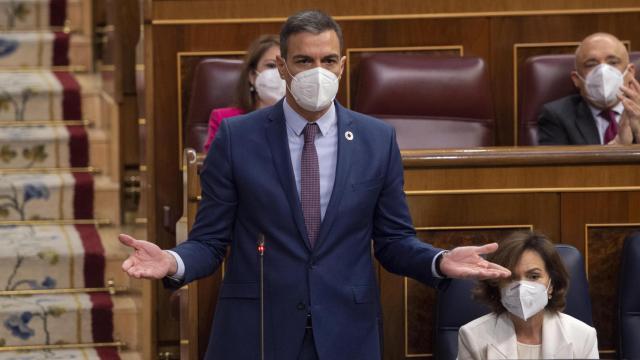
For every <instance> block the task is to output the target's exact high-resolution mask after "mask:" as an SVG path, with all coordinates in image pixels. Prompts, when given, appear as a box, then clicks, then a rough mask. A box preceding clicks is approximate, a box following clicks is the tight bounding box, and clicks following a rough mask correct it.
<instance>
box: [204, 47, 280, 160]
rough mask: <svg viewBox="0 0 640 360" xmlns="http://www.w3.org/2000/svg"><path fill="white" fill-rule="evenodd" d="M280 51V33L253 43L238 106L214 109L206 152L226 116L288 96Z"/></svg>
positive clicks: (245, 111) (251, 109) (247, 110)
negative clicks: (278, 60) (279, 66)
mask: <svg viewBox="0 0 640 360" xmlns="http://www.w3.org/2000/svg"><path fill="white" fill-rule="evenodd" d="M279 55H280V40H279V39H278V36H277V35H262V36H260V37H259V38H258V39H256V40H255V41H254V42H253V43H252V44H251V45H250V46H249V49H248V50H247V55H246V56H245V58H244V67H243V68H242V72H241V73H240V79H239V81H238V86H237V87H236V101H235V104H234V106H233V107H226V108H219V109H213V111H212V112H211V116H210V117H209V133H208V136H207V142H206V143H205V145H204V151H205V152H207V151H209V147H210V146H211V141H213V138H214V137H215V135H216V132H217V131H218V127H220V122H222V120H223V119H226V118H229V117H233V116H238V115H242V114H245V113H248V112H251V111H253V110H256V109H260V108H263V107H266V106H271V105H273V104H275V103H276V102H277V101H278V100H280V99H282V97H284V94H285V91H286V85H285V82H284V80H282V79H281V78H280V74H279V73H278V70H277V68H276V56H279Z"/></svg>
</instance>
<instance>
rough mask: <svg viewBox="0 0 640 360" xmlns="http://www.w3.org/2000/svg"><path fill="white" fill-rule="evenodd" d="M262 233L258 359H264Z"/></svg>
mask: <svg viewBox="0 0 640 360" xmlns="http://www.w3.org/2000/svg"><path fill="white" fill-rule="evenodd" d="M264 249H265V245H264V234H259V235H258V256H259V259H258V260H259V266H260V360H264Z"/></svg>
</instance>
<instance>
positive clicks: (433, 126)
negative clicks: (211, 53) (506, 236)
mask: <svg viewBox="0 0 640 360" xmlns="http://www.w3.org/2000/svg"><path fill="white" fill-rule="evenodd" d="M630 56H631V61H632V62H633V63H635V64H636V67H638V66H640V52H632V53H631V55H630ZM574 64H575V56H574V55H573V54H562V55H541V56H534V57H530V58H528V59H527V60H526V61H525V63H524V65H523V66H522V68H521V69H520V71H519V76H520V77H521V80H520V81H518V87H517V104H518V109H517V114H518V115H517V118H518V120H517V122H518V124H517V129H518V130H517V132H518V134H517V136H518V144H519V145H537V143H538V139H537V119H538V115H539V112H540V110H541V108H542V106H543V105H544V104H545V103H547V102H550V101H553V100H556V99H559V98H562V97H564V96H568V95H571V94H573V93H577V89H576V88H575V87H574V85H573V83H572V82H571V78H570V73H571V71H572V70H573V69H574V66H575V65H574ZM241 68H242V60H229V59H220V58H210V59H205V60H203V61H202V62H200V63H199V64H198V66H197V67H196V70H195V75H194V78H193V83H192V90H191V98H190V103H189V108H188V117H187V122H186V144H187V146H189V147H193V148H195V149H196V150H198V151H202V149H203V144H204V142H205V140H206V136H207V127H208V120H209V115H210V113H211V110H212V109H215V108H222V107H227V106H230V104H232V102H233V92H232V91H229V89H233V88H234V87H235V84H236V83H237V81H238V78H239V76H240V71H241ZM636 74H637V76H639V77H640V71H639V72H636ZM356 78H357V79H356V81H355V87H354V88H353V91H352V94H351V95H353V96H352V101H351V105H352V109H353V110H356V111H358V112H362V113H365V114H369V115H372V116H375V117H378V118H381V119H383V120H385V121H387V122H389V123H390V124H392V125H393V126H394V127H395V128H396V133H397V137H398V143H399V146H400V148H401V149H405V150H408V149H426V148H447V147H448V148H452V147H453V148H465V147H477V146H493V145H495V136H494V134H495V126H496V122H495V110H494V105H493V104H494V101H493V97H492V89H491V82H490V77H489V69H488V66H487V64H486V62H485V61H484V60H483V59H482V58H479V57H449V56H432V55H424V54H422V55H421V54H388V53H387V54H372V55H368V56H365V57H364V58H363V59H362V60H361V61H360V63H359V65H358V70H357V74H356Z"/></svg>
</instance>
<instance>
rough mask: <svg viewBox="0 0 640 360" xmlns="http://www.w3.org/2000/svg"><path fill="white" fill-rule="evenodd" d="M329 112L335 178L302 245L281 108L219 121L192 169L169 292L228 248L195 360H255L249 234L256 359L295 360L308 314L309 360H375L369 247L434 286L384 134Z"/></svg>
mask: <svg viewBox="0 0 640 360" xmlns="http://www.w3.org/2000/svg"><path fill="white" fill-rule="evenodd" d="M335 104H336V110H337V119H338V136H339V140H338V161H337V168H336V177H335V183H334V186H333V193H332V195H331V199H330V201H329V205H328V208H327V210H326V214H325V217H324V219H323V222H322V225H321V228H320V234H319V237H318V240H317V242H316V244H315V246H314V247H313V248H311V247H310V245H309V240H308V237H307V233H306V228H305V225H304V218H303V214H302V209H301V205H300V201H299V198H298V193H297V191H296V186H295V180H294V175H293V169H292V166H291V159H290V153H289V145H288V140H287V130H286V124H285V119H284V113H283V108H282V101H281V102H279V103H277V104H276V105H274V106H272V107H269V108H266V109H262V110H258V111H255V112H253V113H250V114H247V115H243V116H239V117H235V118H232V119H229V121H227V120H225V121H223V122H222V124H221V126H220V129H219V131H218V133H217V135H216V138H215V140H214V141H213V143H212V147H211V149H210V151H209V154H208V156H207V158H206V160H205V162H204V166H203V168H202V173H201V183H202V201H201V202H200V207H199V209H198V213H197V216H196V221H195V224H194V226H193V229H192V230H191V233H190V234H189V239H188V241H186V242H184V243H182V244H180V245H179V246H177V247H176V248H175V249H173V250H174V251H176V252H177V253H178V254H179V255H180V257H181V258H182V259H183V261H184V263H185V274H184V280H183V282H182V283H180V284H178V283H174V284H173V286H180V285H182V284H184V283H188V282H190V281H193V280H196V279H198V278H202V277H205V276H207V275H210V274H212V273H213V272H214V271H216V270H217V269H218V267H219V266H220V264H221V262H222V261H223V259H224V257H225V255H226V253H227V247H230V255H229V258H228V260H227V262H226V272H225V277H224V281H223V284H222V287H221V290H220V295H219V301H218V304H217V307H216V311H215V316H214V323H213V330H212V333H211V337H210V341H209V347H208V350H207V354H206V359H216V360H218V359H252V360H253V359H258V358H259V355H258V348H259V346H258V344H259V300H258V299H259V286H258V285H259V283H258V279H259V271H258V269H259V268H258V255H257V251H256V241H257V239H258V234H264V235H265V238H266V251H265V255H264V278H265V284H264V286H265V295H264V299H265V314H264V316H265V337H266V341H265V343H266V351H265V352H266V358H267V359H273V360H276V359H277V360H289V359H290V360H294V359H296V358H297V356H298V353H299V351H300V348H301V345H302V340H303V336H304V332H305V322H306V317H307V313H311V314H312V318H313V333H314V337H315V343H316V348H317V351H318V354H319V356H320V359H332V360H339V359H345V360H347V359H348V360H354V359H366V360H371V359H379V358H380V357H381V346H382V344H381V335H382V328H381V324H382V317H381V311H380V300H379V291H378V286H377V280H376V275H375V274H376V273H375V268H374V261H373V256H372V247H371V239H373V250H374V252H375V257H376V258H377V259H378V261H379V262H380V263H381V264H382V265H383V266H384V267H385V268H386V269H387V270H389V271H391V272H393V273H397V274H400V275H405V276H410V277H412V278H415V279H417V280H419V281H422V282H424V283H426V284H428V285H431V286H434V287H437V286H438V285H439V283H440V281H439V280H438V279H437V278H435V277H433V276H432V274H431V263H432V260H433V258H434V256H435V255H436V254H437V253H438V252H439V250H438V249H435V248H433V247H432V246H430V245H428V244H426V243H423V242H422V241H420V240H419V239H418V238H416V235H415V231H414V228H413V226H412V222H411V217H410V215H409V210H408V207H407V203H406V199H405V195H404V191H403V182H404V180H403V166H402V160H401V157H400V151H399V149H398V145H397V143H396V139H395V131H394V129H393V128H392V127H391V126H389V125H387V124H385V123H383V122H382V121H380V120H377V119H374V118H372V117H368V116H365V115H362V114H359V113H356V112H353V111H350V110H347V109H345V108H344V107H342V106H340V105H339V104H338V103H337V102H336V103H335ZM347 131H351V132H352V133H353V139H352V140H351V141H350V140H347V139H346V137H345V135H344V134H345V132H347ZM398 336H400V334H398Z"/></svg>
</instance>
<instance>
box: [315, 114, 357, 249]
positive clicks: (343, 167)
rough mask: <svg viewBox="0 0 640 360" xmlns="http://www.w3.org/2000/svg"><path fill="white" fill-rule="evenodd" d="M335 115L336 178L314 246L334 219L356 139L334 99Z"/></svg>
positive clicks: (318, 242)
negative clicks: (349, 134)
mask: <svg viewBox="0 0 640 360" xmlns="http://www.w3.org/2000/svg"><path fill="white" fill-rule="evenodd" d="M335 106H336V116H337V119H338V134H337V136H338V160H337V161H336V178H335V181H334V184H333V190H332V192H331V199H329V204H328V205H327V210H326V212H325V214H324V219H323V221H322V224H321V225H320V234H319V236H318V240H317V243H316V245H315V248H318V246H319V245H320V244H322V243H323V242H324V240H325V237H327V235H328V234H329V231H330V230H331V227H332V226H333V223H334V221H335V219H336V216H337V213H338V208H339V206H340V200H342V197H343V194H344V191H345V188H346V187H347V185H348V184H347V182H348V179H349V170H350V169H351V157H352V154H353V151H354V147H355V146H356V142H357V141H358V134H357V133H356V131H355V126H354V124H353V119H352V118H351V115H350V114H349V112H348V111H347V110H346V109H345V108H343V107H342V105H340V104H339V103H338V102H337V101H335ZM347 132H351V134H352V136H351V137H350V140H349V139H347V136H346V134H347Z"/></svg>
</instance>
